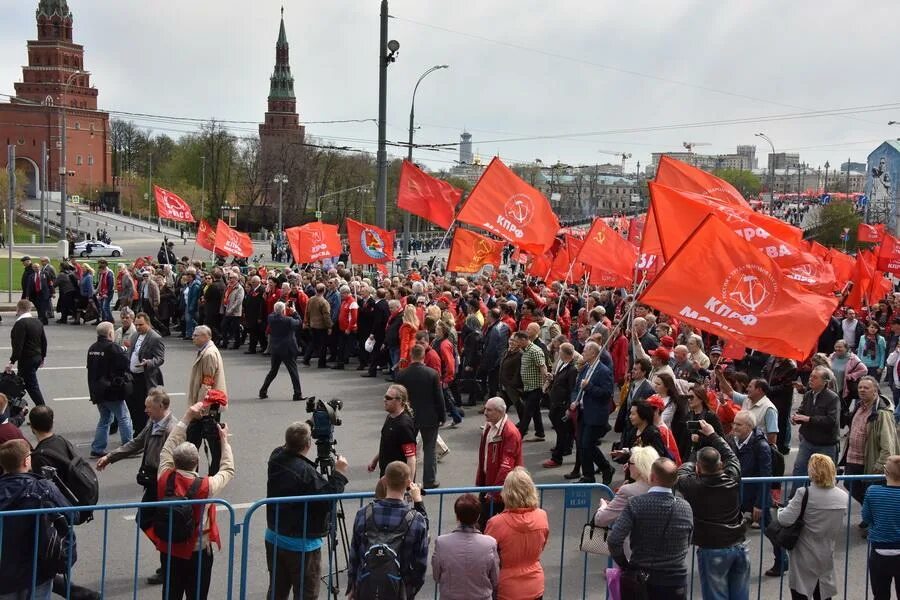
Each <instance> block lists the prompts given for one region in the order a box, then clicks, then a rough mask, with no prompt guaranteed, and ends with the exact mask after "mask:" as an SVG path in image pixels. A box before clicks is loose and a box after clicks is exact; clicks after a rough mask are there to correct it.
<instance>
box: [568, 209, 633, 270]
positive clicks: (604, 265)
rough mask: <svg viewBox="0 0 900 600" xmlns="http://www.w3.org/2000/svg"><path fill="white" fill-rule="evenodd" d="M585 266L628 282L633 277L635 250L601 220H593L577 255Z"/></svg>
mask: <svg viewBox="0 0 900 600" xmlns="http://www.w3.org/2000/svg"><path fill="white" fill-rule="evenodd" d="M577 258H578V260H580V261H581V262H582V263H584V264H585V265H588V266H590V267H594V268H595V269H602V270H603V271H606V272H607V273H613V274H615V275H618V276H619V277H621V278H622V279H627V280H628V281H629V282H630V281H631V279H632V277H633V276H634V266H635V262H636V261H637V258H638V253H637V248H635V247H634V245H632V244H631V243H630V242H628V241H627V240H625V239H623V238H622V236H621V235H619V234H618V233H617V232H616V231H614V230H613V229H612V228H611V227H610V226H609V225H607V224H606V221H604V220H603V219H594V223H593V225H591V230H590V231H588V234H587V236H586V237H585V238H584V245H583V246H582V247H581V252H580V253H579V254H578V255H577Z"/></svg>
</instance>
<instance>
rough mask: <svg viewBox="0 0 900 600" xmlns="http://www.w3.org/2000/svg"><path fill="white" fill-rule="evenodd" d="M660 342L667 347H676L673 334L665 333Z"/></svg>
mask: <svg viewBox="0 0 900 600" xmlns="http://www.w3.org/2000/svg"><path fill="white" fill-rule="evenodd" d="M659 343H660V344H662V345H663V347H665V348H668V349H672V348H674V347H675V338H673V337H672V336H671V335H664V336H662V338H661V339H660V340H659Z"/></svg>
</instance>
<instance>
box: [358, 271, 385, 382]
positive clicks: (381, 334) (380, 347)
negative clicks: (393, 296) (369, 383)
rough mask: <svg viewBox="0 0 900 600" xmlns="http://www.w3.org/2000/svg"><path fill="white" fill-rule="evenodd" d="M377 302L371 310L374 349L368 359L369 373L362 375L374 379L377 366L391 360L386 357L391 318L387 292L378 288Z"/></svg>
mask: <svg viewBox="0 0 900 600" xmlns="http://www.w3.org/2000/svg"><path fill="white" fill-rule="evenodd" d="M375 295H376V296H377V297H378V300H377V301H376V302H375V306H374V308H373V310H372V326H371V329H372V335H373V336H375V347H374V348H373V349H372V352H371V356H370V357H369V371H368V373H363V374H362V376H363V377H375V376H376V375H378V365H379V364H385V363H387V364H390V362H391V359H390V358H388V357H387V356H386V354H387V352H386V349H385V343H384V342H385V336H386V335H387V322H388V319H389V318H390V316H391V309H390V307H389V306H388V301H387V291H386V290H385V289H384V288H378V290H377V291H376V292H375ZM360 327H362V311H360Z"/></svg>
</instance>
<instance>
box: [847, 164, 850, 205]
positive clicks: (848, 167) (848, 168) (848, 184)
mask: <svg viewBox="0 0 900 600" xmlns="http://www.w3.org/2000/svg"><path fill="white" fill-rule="evenodd" d="M849 195H850V157H849V156H848V157H847V196H848V197H849Z"/></svg>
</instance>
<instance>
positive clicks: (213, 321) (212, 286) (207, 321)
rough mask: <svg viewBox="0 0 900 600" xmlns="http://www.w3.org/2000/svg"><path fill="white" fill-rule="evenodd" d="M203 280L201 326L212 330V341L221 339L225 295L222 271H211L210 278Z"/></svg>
mask: <svg viewBox="0 0 900 600" xmlns="http://www.w3.org/2000/svg"><path fill="white" fill-rule="evenodd" d="M207 277H209V279H206V278H204V281H203V285H204V286H205V287H204V289H203V324H204V325H206V326H207V327H209V328H210V329H212V332H213V339H214V340H218V339H221V337H222V314H221V313H220V312H219V308H220V307H221V305H222V296H223V295H224V294H225V283H224V282H223V281H222V269H220V268H219V267H216V268H215V269H213V273H212V276H211V277H210V276H207Z"/></svg>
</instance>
